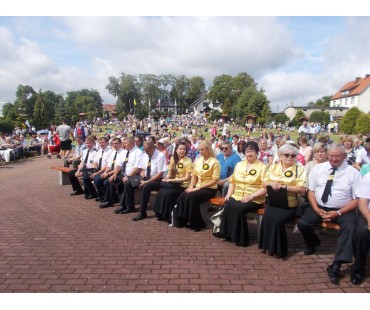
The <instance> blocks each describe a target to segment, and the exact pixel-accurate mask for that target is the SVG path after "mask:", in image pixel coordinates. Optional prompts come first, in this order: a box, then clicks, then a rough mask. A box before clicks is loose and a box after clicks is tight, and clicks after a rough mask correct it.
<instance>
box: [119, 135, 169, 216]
mask: <svg viewBox="0 0 370 310" xmlns="http://www.w3.org/2000/svg"><path fill="white" fill-rule="evenodd" d="M144 152H145V154H144V155H143V157H142V160H141V167H140V168H141V169H142V170H141V177H142V180H141V181H140V184H139V189H141V193H140V196H141V204H140V208H139V213H138V214H137V215H136V216H135V217H134V218H133V219H132V220H133V221H140V220H143V219H145V218H146V217H147V213H146V210H147V208H148V202H149V198H150V193H151V191H152V190H158V189H159V188H160V183H161V181H162V178H163V173H164V172H166V171H167V166H166V157H165V156H164V154H163V153H162V152H160V151H158V150H157V149H156V148H155V144H154V143H153V142H152V141H145V142H144ZM134 190H135V187H132V186H131V184H128V183H125V185H124V194H123V195H124V198H125V207H126V208H127V209H126V210H124V211H122V212H121V213H122V214H126V213H131V212H135V203H134Z"/></svg>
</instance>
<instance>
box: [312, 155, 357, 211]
mask: <svg viewBox="0 0 370 310" xmlns="http://www.w3.org/2000/svg"><path fill="white" fill-rule="evenodd" d="M331 173H332V167H331V165H330V163H329V162H325V163H321V164H318V165H316V166H315V167H314V168H313V169H312V170H311V172H310V174H309V176H308V178H309V182H308V184H309V190H310V191H312V192H315V198H316V201H317V203H318V204H319V205H321V206H324V207H327V208H333V209H340V208H342V207H343V206H345V205H346V204H348V203H349V202H350V201H351V200H352V199H355V198H356V196H355V194H356V190H357V187H358V184H359V183H360V181H361V175H360V172H359V171H357V170H356V169H355V168H353V167H352V166H349V165H348V164H347V163H346V162H343V164H342V165H341V166H340V167H338V170H337V171H336V172H335V175H334V180H333V184H332V188H331V195H329V198H328V201H327V202H326V203H323V202H322V200H321V197H322V195H323V193H324V189H325V186H326V182H327V180H328V177H329V175H330V174H331Z"/></svg>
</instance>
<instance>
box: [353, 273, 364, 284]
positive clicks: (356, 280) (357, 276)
mask: <svg viewBox="0 0 370 310" xmlns="http://www.w3.org/2000/svg"><path fill="white" fill-rule="evenodd" d="M363 281H364V277H363V276H362V274H361V273H360V272H358V271H354V272H353V273H352V274H351V282H352V284H354V285H360V284H361V283H362V282H363Z"/></svg>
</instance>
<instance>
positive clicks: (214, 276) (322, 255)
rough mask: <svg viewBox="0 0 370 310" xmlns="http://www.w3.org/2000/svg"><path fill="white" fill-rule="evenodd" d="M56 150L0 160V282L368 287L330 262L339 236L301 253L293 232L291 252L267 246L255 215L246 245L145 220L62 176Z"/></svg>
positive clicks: (112, 287)
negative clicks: (77, 190)
mask: <svg viewBox="0 0 370 310" xmlns="http://www.w3.org/2000/svg"><path fill="white" fill-rule="evenodd" d="M60 164H61V160H59V159H51V160H50V159H47V158H45V157H44V158H34V159H29V160H25V161H21V162H16V163H8V164H6V165H1V166H0V201H1V206H0V236H1V239H0V240H1V241H0V292H8V293H9V292H370V283H369V281H370V278H369V277H368V278H367V279H366V281H365V283H363V285H361V286H358V287H356V286H354V285H352V284H351V283H350V273H351V270H352V269H351V268H352V266H351V265H344V268H343V271H342V274H343V278H342V280H341V282H340V286H336V285H333V284H332V283H331V282H330V281H329V279H328V277H327V275H326V272H325V269H326V267H327V266H328V264H329V263H330V262H331V261H332V259H333V253H334V248H335V240H336V238H335V236H333V235H329V234H323V235H322V236H321V237H322V245H321V247H320V249H319V251H318V253H317V255H313V256H309V257H306V256H304V255H303V249H304V244H303V239H302V237H301V235H300V234H293V233H292V227H289V228H288V232H289V244H290V248H289V258H288V259H287V260H281V259H280V260H278V259H275V258H273V257H269V256H267V255H265V254H261V253H260V252H259V250H258V248H257V244H256V236H257V233H256V221H255V220H253V219H252V220H251V221H250V230H251V240H252V244H251V246H250V247H248V248H241V247H237V246H235V245H234V244H231V243H228V242H225V241H221V240H219V239H217V238H215V237H213V236H212V233H211V231H210V230H204V231H201V232H199V233H195V232H193V231H190V230H186V229H178V228H170V227H168V225H166V224H165V223H163V222H158V221H157V220H156V219H155V218H154V216H153V213H152V212H151V211H150V212H149V217H148V219H146V220H143V221H140V222H133V221H132V220H131V218H132V214H129V215H115V214H113V208H108V209H99V207H98V203H96V202H95V201H91V200H90V201H87V200H85V199H83V197H81V196H76V197H72V196H70V195H69V193H70V192H71V187H70V186H69V185H65V186H60V185H59V184H58V172H57V171H54V170H52V169H50V167H51V166H55V165H60Z"/></svg>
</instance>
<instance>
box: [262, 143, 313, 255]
mask: <svg viewBox="0 0 370 310" xmlns="http://www.w3.org/2000/svg"><path fill="white" fill-rule="evenodd" d="M278 154H279V156H280V162H279V163H277V164H272V165H271V166H270V167H269V169H268V171H267V172H266V175H265V177H264V180H263V187H264V188H266V189H267V187H268V186H270V188H271V189H272V190H273V191H279V192H280V189H283V195H284V192H285V197H281V199H279V200H281V204H280V202H279V203H278V204H276V202H274V203H273V201H272V197H269V203H268V204H267V206H266V210H265V214H264V216H263V218H262V223H261V230H260V240H259V244H258V247H259V248H260V249H262V251H261V252H263V253H267V254H268V255H274V256H275V257H278V258H286V257H287V256H288V239H287V234H286V228H285V223H286V221H287V220H289V219H291V218H293V217H294V216H295V214H296V208H297V206H298V197H297V195H303V194H304V193H305V186H306V173H305V171H304V168H303V167H302V166H300V165H297V163H296V157H297V155H298V149H297V148H296V147H294V146H292V145H290V144H284V145H283V146H281V147H280V148H279V150H278ZM269 196H270V195H269ZM284 199H285V202H286V204H285V203H283V201H284Z"/></svg>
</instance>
